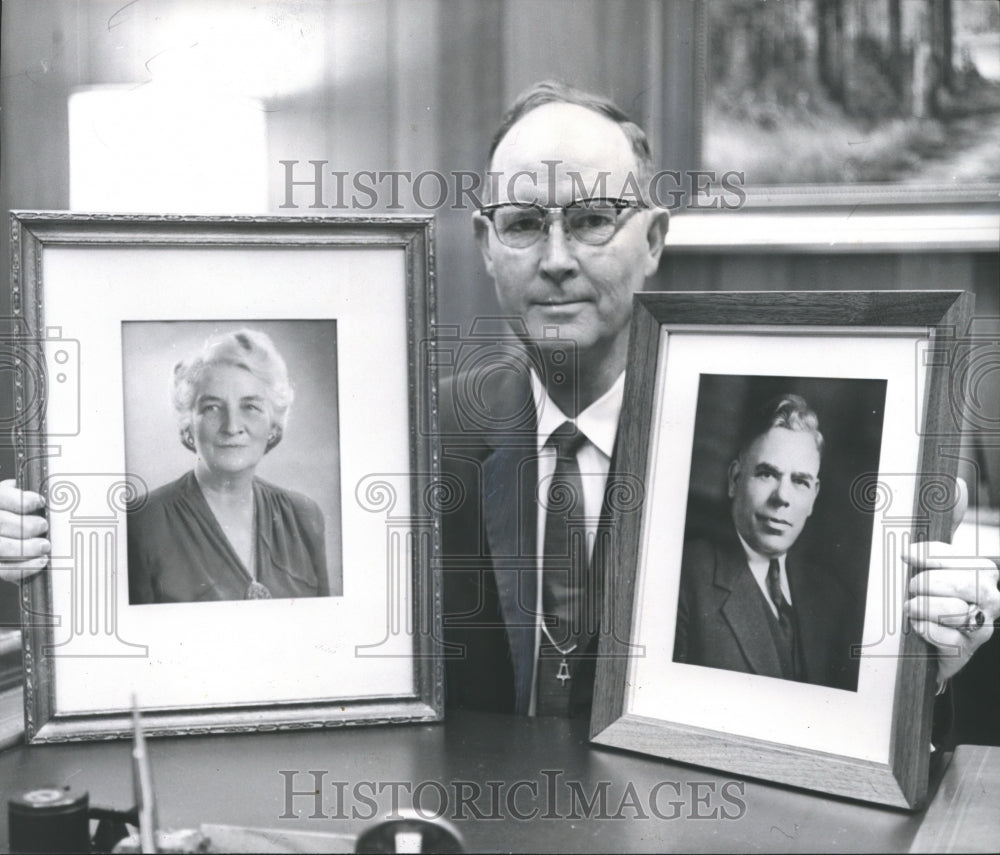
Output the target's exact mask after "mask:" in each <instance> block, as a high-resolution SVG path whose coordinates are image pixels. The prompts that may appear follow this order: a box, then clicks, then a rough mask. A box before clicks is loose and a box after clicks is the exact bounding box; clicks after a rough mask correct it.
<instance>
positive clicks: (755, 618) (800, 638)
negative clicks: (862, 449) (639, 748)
mask: <svg viewBox="0 0 1000 855" xmlns="http://www.w3.org/2000/svg"><path fill="white" fill-rule="evenodd" d="M823 452H824V438H823V434H822V433H821V431H820V424H819V419H818V417H817V415H816V413H815V412H814V411H813V410H812V408H811V407H810V406H809V404H808V403H807V401H806V400H805V399H804V398H803V397H801V396H800V395H796V394H791V393H786V394H782V395H779V396H777V397H776V398H772V399H770V400H768V401H767V402H766V403H765V404H764V405H763V406H762V407H761V408H759V409H758V410H756V411H755V412H754V413H753V415H752V417H751V418H750V419H749V420H748V421H747V424H746V426H745V427H744V429H743V431H742V436H741V439H740V443H739V449H738V452H737V454H736V456H735V458H734V459H733V460H732V461H731V462H730V464H729V467H728V473H727V495H728V498H729V502H730V506H729V524H728V526H725V527H724V528H722V529H720V530H721V531H722V534H721V535H720V536H719V537H718V538H716V539H712V540H706V539H695V540H692V541H689V542H687V543H685V546H684V552H683V558H682V562H681V589H680V599H679V607H678V614H677V631H676V635H675V643H674V661H675V662H682V663H687V664H691V665H701V666H705V667H709V668H722V669H725V670H728V671H740V672H744V673H749V674H757V675H760V676H766V677H776V678H780V679H785V680H796V681H799V682H806V683H815V684H818V685H823V686H829V687H831V688H837V689H846V690H849V691H856V690H857V679H858V660H857V657H856V656H852V654H851V646H852V644H857V643H858V642H859V641H860V638H857V637H854V636H855V632H856V630H855V629H852V628H854V627H856V625H857V620H856V619H855V617H856V615H857V605H856V604H855V603H853V602H852V597H851V593H850V592H849V590H848V589H847V587H846V586H845V585H844V584H843V582H842V580H841V579H840V578H839V577H838V576H836V575H834V574H831V573H830V572H828V571H826V570H824V569H823V568H821V567H818V566H816V565H814V564H812V563H811V562H809V561H808V560H806V559H805V558H804V557H803V556H801V555H800V554H798V553H796V551H795V550H794V549H793V547H794V546H795V543H796V541H798V540H799V537H800V535H801V534H802V532H803V530H804V529H805V527H806V525H807V522H808V520H809V518H810V517H811V515H812V513H813V510H814V508H815V506H816V500H817V498H818V496H819V493H820V483H821V478H820V470H821V464H822V459H823Z"/></svg>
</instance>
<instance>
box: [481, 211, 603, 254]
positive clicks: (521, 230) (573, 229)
mask: <svg viewBox="0 0 1000 855" xmlns="http://www.w3.org/2000/svg"><path fill="white" fill-rule="evenodd" d="M563 214H564V218H565V219H564V222H565V224H566V229H567V230H568V231H569V233H570V235H572V237H573V238H574V239H575V240H578V241H580V242H581V243H587V244H592V245H599V244H602V243H606V242H607V241H609V240H610V239H611V238H612V237H613V236H614V233H615V228H616V226H617V223H618V208H617V207H615V206H614V205H609V204H607V203H602V202H588V203H586V204H577V205H570V206H568V207H566V208H563ZM546 218H547V211H546V210H545V209H544V208H541V207H536V206H534V205H504V206H502V207H500V208H497V209H496V211H495V213H494V215H493V222H494V225H495V226H496V230H497V235H498V236H499V237H500V240H501V241H502V242H503V243H505V244H506V245H507V246H509V247H513V248H515V249H522V248H524V247H528V246H531V245H532V244H534V243H536V242H537V241H538V239H539V238H540V237H541V236H542V234H543V233H544V232H545V228H546V227H545V221H546Z"/></svg>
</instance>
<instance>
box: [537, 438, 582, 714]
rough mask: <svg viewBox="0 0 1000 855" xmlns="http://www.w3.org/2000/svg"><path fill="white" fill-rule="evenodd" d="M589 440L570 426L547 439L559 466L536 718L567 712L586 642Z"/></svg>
mask: <svg viewBox="0 0 1000 855" xmlns="http://www.w3.org/2000/svg"><path fill="white" fill-rule="evenodd" d="M586 440H587V438H586V436H584V435H583V434H582V433H580V432H579V431H577V429H576V426H575V425H574V424H573V423H572V422H568V421H567V422H563V423H562V424H561V425H560V426H559V427H558V428H557V429H556V430H555V431H553V433H552V435H551V436H550V437H549V442H548V444H549V445H550V446H552V447H553V448H554V449H555V452H556V467H555V473H554V474H553V477H552V480H551V482H550V483H549V488H548V490H547V501H546V514H545V540H544V545H543V550H544V552H543V559H542V611H543V616H542V620H543V627H544V629H543V632H542V641H541V645H540V647H539V660H538V690H537V693H536V712H537V713H538V715H561V716H566V715H568V714H569V712H570V709H569V705H570V681H571V679H572V664H573V663H572V660H571V659H570V656H571V655H572V654H573V653H574V652H579V649H580V648H579V645H580V644H581V642H582V641H584V629H585V627H584V626H583V622H584V616H585V615H586V613H587V612H586V607H585V602H584V598H585V593H586V585H585V584H584V577H585V575H586V572H587V563H588V554H587V553H588V550H587V538H586V529H585V528H584V526H583V522H584V503H583V479H582V478H581V476H580V465H579V463H578V462H577V459H576V455H577V452H578V451H579V450H580V446H582V445H583V443H584V442H586Z"/></svg>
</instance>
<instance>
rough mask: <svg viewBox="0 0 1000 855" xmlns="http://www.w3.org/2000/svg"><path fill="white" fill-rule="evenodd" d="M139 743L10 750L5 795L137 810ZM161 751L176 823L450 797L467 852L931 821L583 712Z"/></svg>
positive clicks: (377, 809) (660, 847)
mask: <svg viewBox="0 0 1000 855" xmlns="http://www.w3.org/2000/svg"><path fill="white" fill-rule="evenodd" d="M130 750H131V746H130V744H129V743H127V742H109V743H72V744H65V745H41V746H32V747H27V746H16V747H14V748H10V749H8V750H7V751H5V752H3V753H2V754H0V787H2V788H3V792H4V800H5V801H6V797H7V796H8V795H9V794H10V793H11V792H12V791H16V790H22V789H27V788H31V787H35V786H40V785H43V784H48V783H54V784H59V785H63V784H69V785H71V786H72V787H73V788H74V789H76V790H89V791H90V799H91V804H92V805H94V804H96V805H103V806H112V807H118V808H127V807H129V806H131V804H132V802H133V797H132V789H131V788H132V781H131V767H130ZM149 751H150V755H151V759H152V769H153V780H154V784H155V788H156V793H157V797H158V808H159V816H160V824H161V826H163V827H173V828H183V827H197V826H198V825H199V824H201V823H220V824H233V825H248V826H256V827H264V828H278V829H283V830H285V831H322V832H333V833H358V832H360V831H362V830H364V829H365V828H366V827H370V825H371V824H372V823H371V820H370V819H369V817H371V816H372V815H374V816H375V817H376V818H382V817H384V816H386V815H387V814H389V813H390V812H391V811H392V808H393V799H394V798H395V804H396V805H397V806H398V807H401V808H406V807H411V806H415V805H419V806H420V807H421V808H422V809H423V810H424V811H425V812H426V813H428V814H431V813H434V812H436V811H439V810H440V807H441V803H442V801H444V802H445V805H444V807H445V810H444V812H443V813H444V816H445V818H447V819H449V820H450V821H452V822H453V824H454V825H455V826H456V827H458V828H459V830H460V831H461V832H462V834H463V835H464V836H465V841H466V845H467V847H468V849H469V850H470V851H488V852H490V851H491V852H499V851H507V852H510V851H514V852H519V851H523V852H610V851H625V852H647V851H685V852H718V851H769V852H808V851H834V850H836V851H866V852H878V851H906V850H907V849H908V848H909V847H910V845H911V843H912V842H913V840H914V837H915V835H916V834H917V831H918V828H919V826H920V822H921V816H920V815H919V814H918V815H912V814H908V813H904V812H900V811H895V810H889V809H883V808H878V807H873V806H868V805H864V804H858V803H854V802H848V801H843V800H838V799H828V798H824V797H821V796H819V795H813V794H811V793H806V792H800V791H796V790H790V789H787V788H784V787H778V786H772V785H769V784H765V783H760V782H756V781H746V782H743V781H739V780H737V779H733V778H731V777H730V776H726V775H724V774H718V773H713V772H709V771H705V770H702V769H697V768H693V767H688V766H681V765H677V764H673V763H669V762H666V761H662V760H658V759H653V758H647V757H642V756H639V755H633V754H629V753H627V752H621V751H616V750H612V749H605V748H598V747H591V746H589V745H588V744H587V723H586V722H585V721H573V722H568V721H564V720H560V719H525V718H513V717H508V716H500V715H486V714H476V713H452V714H450V715H449V718H448V721H447V723H446V724H436V725H408V726H393V727H380V728H373V727H367V728H347V729H343V730H326V731H300V732H292V733H272V734H252V735H251V734H248V735H236V736H207V737H184V738H167V739H154V740H150V741H149ZM491 782H492V783H491ZM316 789H318V790H319V795H318V796H317V795H315V794H314V790H316ZM477 792H478V795H477ZM293 793H300V794H299V795H293ZM602 794H603V798H604V801H603V804H602V802H601V796H602ZM581 797H582V800H581ZM463 799H464V800H465V801H464V802H463V801H462V800H463ZM588 803H589V806H588ZM477 810H478V814H479V816H482V817H484V818H474V817H475V816H476V813H475V812H476V811H477ZM657 813H658V814H659V816H657ZM0 814H2V815H0V846H3V845H6V841H7V816H6V810H5V809H4V810H3V811H0ZM588 814H589V816H588ZM644 816H645V817H646V818H643V817H644ZM491 817H492V818H491Z"/></svg>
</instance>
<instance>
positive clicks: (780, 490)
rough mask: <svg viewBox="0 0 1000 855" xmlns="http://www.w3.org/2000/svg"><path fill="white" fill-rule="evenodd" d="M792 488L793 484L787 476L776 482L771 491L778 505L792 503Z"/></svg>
mask: <svg viewBox="0 0 1000 855" xmlns="http://www.w3.org/2000/svg"><path fill="white" fill-rule="evenodd" d="M790 490H791V484H789V482H788V481H787V480H786V479H785V478H779V479H778V480H777V481H776V482H775V484H774V490H773V491H772V492H771V501H772V502H773V503H774V504H776V505H781V506H785V505H788V504H789V503H790V499H789V491H790Z"/></svg>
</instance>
